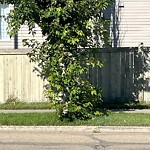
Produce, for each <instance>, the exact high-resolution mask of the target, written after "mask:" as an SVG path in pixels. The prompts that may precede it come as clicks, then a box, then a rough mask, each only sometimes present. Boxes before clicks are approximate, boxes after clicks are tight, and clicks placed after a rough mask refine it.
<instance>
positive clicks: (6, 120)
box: [0, 113, 150, 126]
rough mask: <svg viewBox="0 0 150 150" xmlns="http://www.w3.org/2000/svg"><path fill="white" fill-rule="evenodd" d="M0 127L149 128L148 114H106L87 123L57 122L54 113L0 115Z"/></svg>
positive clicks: (149, 116)
mask: <svg viewBox="0 0 150 150" xmlns="http://www.w3.org/2000/svg"><path fill="white" fill-rule="evenodd" d="M0 125H30V126H33V125H37V126H38V125H39V126H40V125H43V126H64V125H68V126H80V125H87V126H150V114H131V113H108V115H104V116H100V117H96V118H94V119H90V120H87V121H82V120H75V121H74V122H67V121H63V122H62V121H59V119H58V118H57V116H56V114H55V113H29V114H27V113H26V114H0Z"/></svg>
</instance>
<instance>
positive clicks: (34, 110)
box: [0, 109, 55, 114]
mask: <svg viewBox="0 0 150 150" xmlns="http://www.w3.org/2000/svg"><path fill="white" fill-rule="evenodd" d="M46 112H55V110H52V109H33V110H25V109H23V110H3V109H1V110H0V113H3V114H8V113H46Z"/></svg>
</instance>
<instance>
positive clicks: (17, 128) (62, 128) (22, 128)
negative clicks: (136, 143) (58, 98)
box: [0, 126, 150, 133]
mask: <svg viewBox="0 0 150 150" xmlns="http://www.w3.org/2000/svg"><path fill="white" fill-rule="evenodd" d="M0 131H50V132H84V133H104V132H133V133H138V132H142V133H144V132H150V127H147V126H145V127H141V126H0Z"/></svg>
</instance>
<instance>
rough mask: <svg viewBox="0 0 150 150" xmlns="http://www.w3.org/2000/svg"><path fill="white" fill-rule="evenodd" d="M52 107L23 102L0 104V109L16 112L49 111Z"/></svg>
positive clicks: (47, 104)
mask: <svg viewBox="0 0 150 150" xmlns="http://www.w3.org/2000/svg"><path fill="white" fill-rule="evenodd" d="M51 108H52V105H51V104H50V103H46V102H45V103H40V102H39V103H25V102H14V103H12V102H11V103H5V104H0V109H6V110H9V109H11V110H18V109H51Z"/></svg>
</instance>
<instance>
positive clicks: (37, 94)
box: [0, 48, 150, 103]
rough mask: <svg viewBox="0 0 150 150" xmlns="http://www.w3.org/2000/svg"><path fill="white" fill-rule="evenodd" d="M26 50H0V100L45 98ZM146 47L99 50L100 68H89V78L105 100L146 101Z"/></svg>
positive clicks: (149, 88)
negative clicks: (101, 63)
mask: <svg viewBox="0 0 150 150" xmlns="http://www.w3.org/2000/svg"><path fill="white" fill-rule="evenodd" d="M28 52H29V50H7V51H6V50H5V51H2V50H1V51H0V103H3V102H5V101H6V100H8V99H10V98H18V99H20V100H23V101H26V102H39V101H46V98H45V96H44V93H43V91H44V85H45V84H46V81H43V80H42V79H41V78H40V76H38V75H37V73H36V72H34V71H33V69H34V67H35V66H36V64H35V63H31V62H30V60H29V58H28V56H27V53H28ZM149 54H150V53H149V50H148V49H144V51H142V50H141V49H138V48H118V49H99V50H98V54H97V57H98V59H101V60H103V62H104V67H102V68H97V67H95V68H93V69H90V77H89V79H90V81H91V82H92V83H93V84H94V85H96V86H97V87H101V88H102V90H103V99H104V101H108V102H126V101H132V100H141V101H146V102H149V101H150V85H149V81H150V80H149V76H150V59H149V58H150V57H149Z"/></svg>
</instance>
